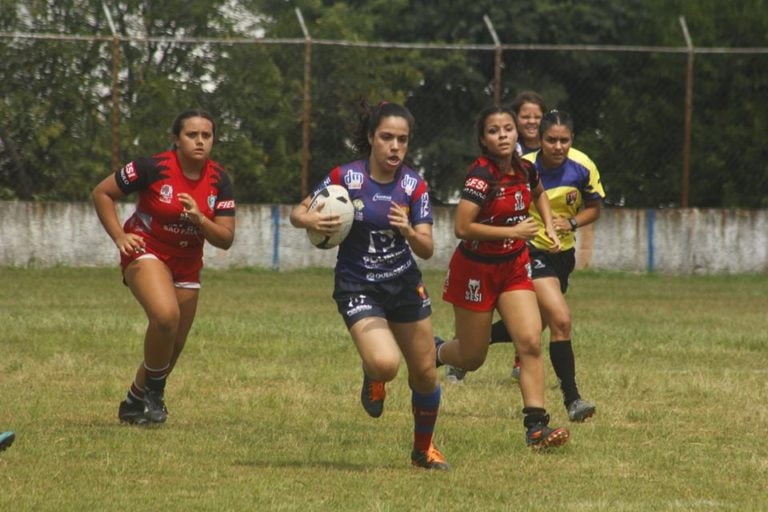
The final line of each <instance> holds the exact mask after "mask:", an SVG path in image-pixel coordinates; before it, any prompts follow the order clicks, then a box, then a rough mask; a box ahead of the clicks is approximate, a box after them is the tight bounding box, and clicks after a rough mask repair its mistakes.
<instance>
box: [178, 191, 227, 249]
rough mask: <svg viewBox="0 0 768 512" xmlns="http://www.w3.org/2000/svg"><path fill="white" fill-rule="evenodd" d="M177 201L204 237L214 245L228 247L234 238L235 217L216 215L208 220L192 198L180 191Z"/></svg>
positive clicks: (221, 247) (220, 247) (222, 247)
mask: <svg viewBox="0 0 768 512" xmlns="http://www.w3.org/2000/svg"><path fill="white" fill-rule="evenodd" d="M179 202H180V203H181V205H182V206H183V207H184V211H185V212H186V213H187V215H188V216H189V218H190V220H191V221H192V222H193V223H194V224H196V225H197V226H198V228H199V229H200V232H201V233H202V234H203V236H204V237H205V239H206V240H207V241H208V243H210V244H211V245H212V246H214V247H218V248H219V249H229V248H230V247H232V242H234V240H235V217H234V216H223V215H218V216H216V217H214V218H213V220H210V219H209V218H208V217H206V216H205V215H203V213H202V212H201V211H200V208H199V207H198V206H197V202H196V201H195V200H194V198H193V197H192V196H191V195H189V194H187V193H186V192H182V193H180V194H179Z"/></svg>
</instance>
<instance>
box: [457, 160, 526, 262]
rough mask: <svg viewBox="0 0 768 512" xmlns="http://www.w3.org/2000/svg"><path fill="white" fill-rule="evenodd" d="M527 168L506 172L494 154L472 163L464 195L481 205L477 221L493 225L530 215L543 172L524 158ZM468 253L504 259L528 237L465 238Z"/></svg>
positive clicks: (464, 246)
mask: <svg viewBox="0 0 768 512" xmlns="http://www.w3.org/2000/svg"><path fill="white" fill-rule="evenodd" d="M522 165H523V169H524V171H525V172H521V171H519V170H515V171H514V172H512V173H503V172H502V171H501V170H500V169H499V167H498V165H496V163H495V162H494V161H493V160H491V159H490V158H487V157H484V156H481V157H480V158H478V159H477V160H475V161H474V162H473V163H472V165H470V167H469V172H468V173H467V178H466V180H465V181H464V188H463V189H462V191H461V199H464V200H467V201H472V202H473V203H475V204H477V205H479V206H480V211H479V212H478V214H477V218H476V219H475V222H479V223H481V224H488V225H491V226H514V225H515V224H518V223H519V222H521V221H523V220H525V219H526V218H528V207H529V206H530V204H531V190H533V189H535V188H536V187H537V186H538V184H539V173H538V172H537V171H536V167H535V166H533V165H532V164H531V163H530V162H527V161H523V162H522ZM459 247H460V248H461V250H462V251H463V252H464V253H465V254H467V256H469V257H472V256H475V257H479V258H480V259H491V260H501V259H505V258H506V257H511V256H514V255H515V254H517V253H518V252H520V251H521V250H522V249H523V248H524V247H525V240H518V239H512V238H506V239H504V240H484V241H479V240H464V241H462V242H461V244H459Z"/></svg>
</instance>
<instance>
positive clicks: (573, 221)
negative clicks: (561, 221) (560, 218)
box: [568, 217, 579, 231]
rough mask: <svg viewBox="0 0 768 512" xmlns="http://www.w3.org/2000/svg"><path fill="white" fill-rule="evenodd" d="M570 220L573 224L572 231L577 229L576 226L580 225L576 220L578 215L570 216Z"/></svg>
mask: <svg viewBox="0 0 768 512" xmlns="http://www.w3.org/2000/svg"><path fill="white" fill-rule="evenodd" d="M568 222H570V224H571V231H576V228H578V227H579V224H578V223H577V222H576V217H571V218H569V219H568Z"/></svg>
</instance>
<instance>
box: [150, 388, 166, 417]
mask: <svg viewBox="0 0 768 512" xmlns="http://www.w3.org/2000/svg"><path fill="white" fill-rule="evenodd" d="M144 403H145V404H146V409H145V411H144V415H145V416H146V417H147V420H149V421H151V422H152V423H165V420H166V419H167V418H168V409H166V408H165V398H163V392H162V391H156V390H154V389H147V390H146V392H145V393H144Z"/></svg>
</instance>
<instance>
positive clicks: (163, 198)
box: [160, 185, 173, 204]
mask: <svg viewBox="0 0 768 512" xmlns="http://www.w3.org/2000/svg"><path fill="white" fill-rule="evenodd" d="M171 199H173V187H172V186H170V185H163V186H162V187H160V202H161V203H165V204H171Z"/></svg>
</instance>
